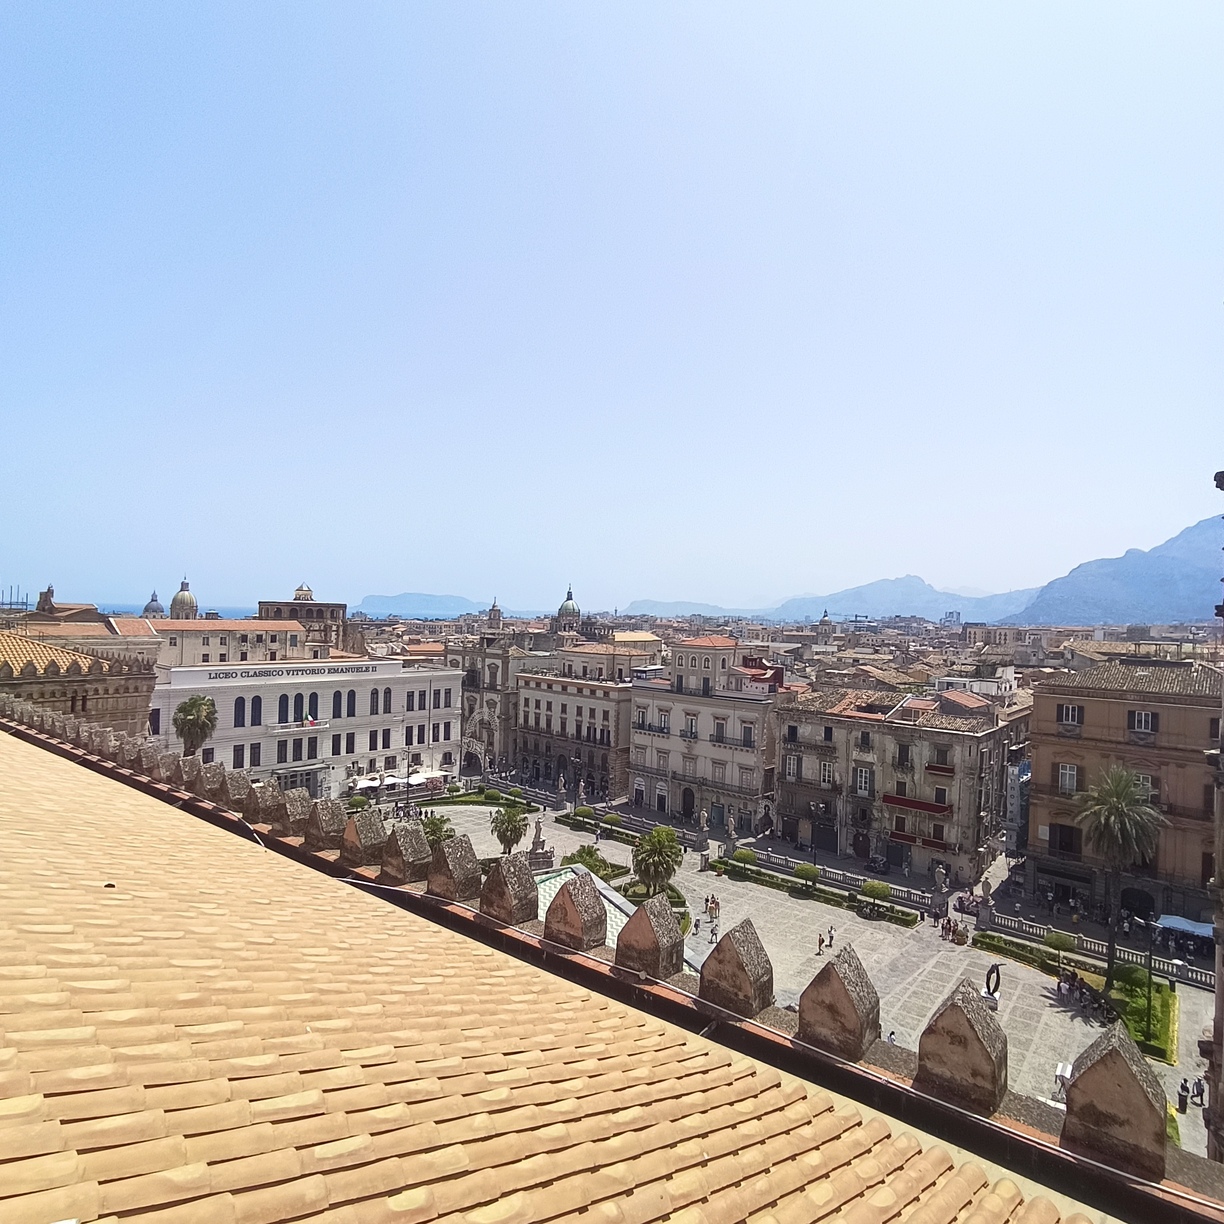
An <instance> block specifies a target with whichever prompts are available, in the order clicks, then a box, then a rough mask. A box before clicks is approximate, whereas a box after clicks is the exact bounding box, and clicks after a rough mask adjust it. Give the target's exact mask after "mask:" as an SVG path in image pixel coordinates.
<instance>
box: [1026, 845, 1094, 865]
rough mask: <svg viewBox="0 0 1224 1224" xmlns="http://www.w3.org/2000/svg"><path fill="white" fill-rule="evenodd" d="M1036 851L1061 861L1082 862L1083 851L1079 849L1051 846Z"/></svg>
mask: <svg viewBox="0 0 1224 1224" xmlns="http://www.w3.org/2000/svg"><path fill="white" fill-rule="evenodd" d="M1037 853H1038V854H1039V855H1042V854H1043V855H1045V857H1046V858H1052V859H1058V861H1059V862H1061V863H1082V862H1083V861H1084V855H1083V852H1082V851H1080V850H1055V849H1053V848H1052V847H1051V848H1049V849H1046V850H1039V851H1038V852H1037Z"/></svg>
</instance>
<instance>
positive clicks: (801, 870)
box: [795, 863, 820, 884]
mask: <svg viewBox="0 0 1224 1224" xmlns="http://www.w3.org/2000/svg"><path fill="white" fill-rule="evenodd" d="M795 879H797V880H802V881H803V882H804V883H805V884H815V883H816V881H817V880H819V879H820V868H819V867H817V866H816V864H815V863H800V864H799V866H798V867H796V868H795Z"/></svg>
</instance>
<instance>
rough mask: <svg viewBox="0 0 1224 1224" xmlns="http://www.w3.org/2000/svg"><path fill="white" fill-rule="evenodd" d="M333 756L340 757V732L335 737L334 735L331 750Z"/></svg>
mask: <svg viewBox="0 0 1224 1224" xmlns="http://www.w3.org/2000/svg"><path fill="white" fill-rule="evenodd" d="M331 754H332V756H339V755H340V733H339V732H338V731H337V732H336V734H335V735H333V736H332V750H331Z"/></svg>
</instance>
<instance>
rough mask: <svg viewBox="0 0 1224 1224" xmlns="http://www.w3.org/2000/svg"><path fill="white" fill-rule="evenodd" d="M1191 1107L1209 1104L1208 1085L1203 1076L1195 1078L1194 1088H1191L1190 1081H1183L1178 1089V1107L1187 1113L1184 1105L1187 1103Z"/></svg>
mask: <svg viewBox="0 0 1224 1224" xmlns="http://www.w3.org/2000/svg"><path fill="white" fill-rule="evenodd" d="M1187 1100H1188V1101H1189V1102H1190V1104H1191V1105H1199V1106H1203V1105H1206V1104H1207V1084H1206V1082H1205V1081H1204V1080H1203V1077H1202V1076H1201V1075H1196V1076H1195V1077H1194V1087H1193V1088H1192V1087H1191V1086H1190V1081H1189V1080H1188V1079H1183V1080H1182V1082H1181V1084H1180V1085H1179V1086H1178V1089H1177V1104H1178V1107H1179V1108H1181V1109H1182V1112H1183V1113H1184V1112H1185V1109H1184V1105H1185V1102H1186V1101H1187Z"/></svg>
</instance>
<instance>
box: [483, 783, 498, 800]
mask: <svg viewBox="0 0 1224 1224" xmlns="http://www.w3.org/2000/svg"><path fill="white" fill-rule="evenodd" d="M484 797H485V798H486V799H487V800H489V802H490V803H496V802H497V801H498V800H499V799H500V798H501V791H499V790H498V789H497V788H496V787H495V786H486V787H485V789H484Z"/></svg>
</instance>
